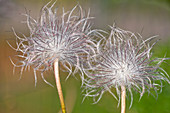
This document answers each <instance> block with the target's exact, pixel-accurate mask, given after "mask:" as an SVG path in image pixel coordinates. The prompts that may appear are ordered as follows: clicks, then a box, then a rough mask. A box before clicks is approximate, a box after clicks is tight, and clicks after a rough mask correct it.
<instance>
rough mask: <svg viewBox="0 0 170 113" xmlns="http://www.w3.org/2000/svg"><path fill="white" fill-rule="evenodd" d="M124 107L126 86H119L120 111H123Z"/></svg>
mask: <svg viewBox="0 0 170 113" xmlns="http://www.w3.org/2000/svg"><path fill="white" fill-rule="evenodd" d="M125 109H126V88H125V86H121V113H125Z"/></svg>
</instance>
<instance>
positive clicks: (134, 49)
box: [83, 27, 169, 107]
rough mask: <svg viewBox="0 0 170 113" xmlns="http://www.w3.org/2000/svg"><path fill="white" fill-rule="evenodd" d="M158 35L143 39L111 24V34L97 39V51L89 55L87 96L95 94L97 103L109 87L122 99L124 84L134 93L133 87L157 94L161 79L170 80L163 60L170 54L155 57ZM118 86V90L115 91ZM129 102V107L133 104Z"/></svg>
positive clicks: (141, 93)
mask: <svg viewBox="0 0 170 113" xmlns="http://www.w3.org/2000/svg"><path fill="white" fill-rule="evenodd" d="M154 38H155V37H151V38H148V39H146V40H143V39H142V37H141V36H140V35H139V34H137V35H135V34H134V33H132V32H129V31H125V30H122V29H120V28H116V27H111V33H110V36H109V38H108V39H107V40H106V41H105V40H101V41H99V42H98V44H97V45H98V46H97V55H94V56H92V57H91V58H89V60H88V63H87V64H86V65H83V69H84V72H85V74H86V76H87V77H86V78H85V79H84V91H85V93H86V94H85V97H87V96H89V97H93V100H94V103H97V102H98V101H99V100H100V99H101V97H102V95H103V94H104V92H106V91H108V92H109V93H111V94H112V95H113V97H114V98H116V100H118V105H119V103H120V94H121V86H125V87H126V90H127V91H128V92H129V93H130V95H131V105H132V102H133V94H132V90H134V91H137V92H138V93H140V97H142V96H143V94H144V92H148V93H151V91H152V90H154V91H155V93H154V94H156V95H157V93H158V91H160V90H161V89H162V81H168V82H169V80H168V74H167V73H166V72H165V70H164V69H162V68H161V67H160V64H161V63H162V62H163V61H165V60H167V59H168V58H155V59H154V58H152V57H151V56H152V55H151V50H152V48H153V46H154V45H155V44H156V42H157V41H156V42H154V43H153V44H151V40H153V39H154ZM114 89H115V91H114ZM131 105H130V107H131Z"/></svg>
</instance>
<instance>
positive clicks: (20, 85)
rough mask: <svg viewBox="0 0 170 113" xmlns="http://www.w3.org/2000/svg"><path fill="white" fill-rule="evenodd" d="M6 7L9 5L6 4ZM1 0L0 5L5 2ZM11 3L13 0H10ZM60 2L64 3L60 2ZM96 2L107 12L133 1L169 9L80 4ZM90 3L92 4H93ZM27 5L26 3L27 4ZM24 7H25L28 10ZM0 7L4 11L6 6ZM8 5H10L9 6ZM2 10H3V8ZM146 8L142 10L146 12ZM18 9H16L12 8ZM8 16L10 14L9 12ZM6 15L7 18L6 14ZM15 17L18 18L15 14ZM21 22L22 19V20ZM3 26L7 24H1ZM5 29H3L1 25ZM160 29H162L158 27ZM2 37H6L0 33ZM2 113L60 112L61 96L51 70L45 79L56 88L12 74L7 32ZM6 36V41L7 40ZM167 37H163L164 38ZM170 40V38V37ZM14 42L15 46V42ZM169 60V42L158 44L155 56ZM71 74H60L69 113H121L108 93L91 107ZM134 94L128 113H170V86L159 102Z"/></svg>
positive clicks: (114, 0)
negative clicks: (68, 76) (136, 5)
mask: <svg viewBox="0 0 170 113" xmlns="http://www.w3.org/2000/svg"><path fill="white" fill-rule="evenodd" d="M1 1H3V3H4V4H8V3H6V2H4V0H1ZM1 1H0V3H2V2H1ZM7 1H10V2H11V1H12V0H7ZM48 1H49V0H36V1H35V0H29V1H28V0H22V1H21V0H13V2H14V3H15V4H20V3H21V4H22V3H24V2H27V3H28V2H29V3H30V4H34V3H35V2H36V3H39V2H41V3H43V4H45V3H47V2H48ZM58 1H59V3H61V0H58ZM90 1H93V2H92V3H93V4H94V3H100V4H102V5H103V6H102V8H107V10H109V9H111V8H113V5H114V6H116V4H119V3H125V5H127V4H132V3H134V2H139V3H140V2H141V3H146V4H153V5H159V6H160V7H164V8H166V9H168V10H169V8H170V0H80V2H81V3H87V2H90ZM75 2H79V0H73V1H71V0H64V1H62V3H63V4H64V3H67V4H68V5H70V4H71V3H72V4H73V3H74V4H76V3H75ZM90 3H91V2H90ZM25 5H26V4H25ZM25 5H24V7H25ZM0 6H2V7H1V8H3V5H2V4H1V5H0ZM8 6H9V5H8ZM1 8H0V9H1ZM144 8H145V7H143V9H144ZM13 9H15V8H13ZM4 11H6V10H3V11H1V12H2V13H1V12H0V16H1V17H4V15H3V14H5V12H4ZM9 15H11V14H10V13H9ZM5 16H6V15H5ZM13 16H15V15H13ZM19 21H21V20H19ZM0 23H4V21H0ZM0 27H1V28H3V27H4V26H0ZM158 27H159V26H158ZM0 34H3V33H2V31H0ZM0 37H1V40H0V46H1V48H0V51H1V53H0V77H1V78H0V113H58V112H61V111H60V102H59V98H58V94H57V91H56V87H55V81H54V76H53V72H52V71H49V72H47V73H46V75H45V78H46V79H47V80H48V81H49V82H51V83H52V84H53V85H54V88H53V87H50V86H48V85H47V84H45V83H44V82H43V80H42V79H41V77H40V76H38V83H37V86H36V87H35V86H34V76H33V72H32V71H31V72H29V71H25V72H24V73H23V75H22V78H21V80H18V79H19V77H20V74H19V71H18V69H17V70H16V72H15V74H14V75H13V74H12V73H13V72H12V68H13V67H12V64H11V63H10V61H9V56H12V55H14V54H15V52H14V51H13V50H12V49H11V48H10V47H9V46H8V45H7V43H6V40H2V39H9V38H10V37H14V36H13V35H12V36H11V33H8V32H7V33H6V35H0ZM4 37H5V38H4ZM161 38H164V37H161ZM168 38H170V37H168ZM11 41H13V42H12V43H13V44H14V43H15V42H14V40H11ZM165 55H166V57H170V40H163V41H159V42H158V43H157V44H156V45H155V47H154V49H153V57H164V56H165ZM169 65H170V60H168V61H167V63H163V64H162V67H163V68H164V69H165V70H166V71H167V73H169V74H170V66H169ZM67 74H68V73H63V72H61V71H60V75H61V84H62V87H63V92H64V98H65V102H66V107H67V110H68V113H71V112H72V113H119V112H120V106H119V107H117V103H118V102H117V101H116V100H115V99H114V98H113V97H112V96H111V95H110V94H109V93H105V94H104V95H103V98H102V99H101V101H99V103H97V104H92V98H86V99H85V100H84V102H82V100H83V94H82V91H81V90H82V89H81V81H80V78H79V77H78V76H79V75H77V76H76V77H77V79H75V78H74V77H70V78H69V79H68V80H67V81H65V78H66V76H67ZM133 94H134V102H133V105H132V108H131V109H128V106H129V105H130V99H129V98H128V99H127V103H126V104H127V109H126V111H127V112H126V113H170V111H169V107H170V85H169V84H167V83H164V87H163V91H162V93H160V94H159V95H158V99H156V98H154V97H153V96H152V95H149V96H148V94H147V93H146V94H144V96H143V97H142V99H141V100H140V101H139V94H137V93H135V92H134V93H133Z"/></svg>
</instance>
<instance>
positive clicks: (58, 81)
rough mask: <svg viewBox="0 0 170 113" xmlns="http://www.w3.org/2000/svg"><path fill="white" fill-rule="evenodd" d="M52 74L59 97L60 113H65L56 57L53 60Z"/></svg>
mask: <svg viewBox="0 0 170 113" xmlns="http://www.w3.org/2000/svg"><path fill="white" fill-rule="evenodd" d="M54 75H55V80H56V86H57V90H58V95H59V98H60V104H61V109H62V113H66V108H65V104H64V98H63V93H62V88H61V83H60V76H59V63H58V59H56V60H55V62H54Z"/></svg>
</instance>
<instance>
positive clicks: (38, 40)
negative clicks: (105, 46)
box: [12, 2, 96, 82]
mask: <svg viewBox="0 0 170 113" xmlns="http://www.w3.org/2000/svg"><path fill="white" fill-rule="evenodd" d="M49 3H50V2H49ZM49 3H48V4H46V5H45V6H44V7H43V8H42V10H41V13H40V17H39V20H35V19H34V18H32V17H31V16H30V15H29V14H24V15H25V16H26V17H27V21H26V24H27V26H28V28H29V30H30V36H28V37H26V36H25V35H24V34H23V37H19V36H17V34H16V33H15V31H14V33H15V35H16V44H17V48H16V49H15V50H16V51H17V52H18V53H19V55H16V56H17V57H18V58H20V59H19V60H18V61H17V63H13V62H12V63H13V64H14V67H21V72H22V70H23V69H24V68H25V69H26V68H27V67H30V66H31V67H32V68H33V70H34V73H35V82H36V71H40V72H41V75H42V77H43V72H44V71H46V70H49V69H51V68H52V65H53V63H54V61H55V59H58V60H59V62H60V64H62V65H63V67H64V69H65V70H66V71H68V72H69V75H70V74H71V73H72V66H76V68H79V62H80V59H81V58H83V57H85V55H86V54H89V53H90V51H91V49H92V47H91V45H93V43H92V41H91V40H90V38H93V37H94V35H95V32H96V30H91V23H90V22H89V20H90V19H92V17H89V14H90V12H88V14H87V15H85V14H84V12H83V10H82V8H81V6H80V5H76V6H75V7H74V8H73V9H72V10H71V11H67V12H65V11H64V8H63V13H62V14H61V15H59V14H58V13H57V9H54V10H52V8H53V7H54V4H55V3H54V4H52V5H51V6H50V7H48V5H49ZM43 79H44V77H43ZM44 81H45V79H44ZM45 82H47V81H45Z"/></svg>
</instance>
